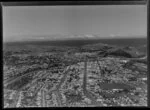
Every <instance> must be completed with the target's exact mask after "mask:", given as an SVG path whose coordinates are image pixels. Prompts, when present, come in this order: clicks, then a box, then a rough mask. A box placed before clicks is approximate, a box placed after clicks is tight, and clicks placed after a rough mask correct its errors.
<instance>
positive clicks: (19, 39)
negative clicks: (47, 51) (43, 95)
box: [3, 34, 146, 42]
mask: <svg viewBox="0 0 150 110" xmlns="http://www.w3.org/2000/svg"><path fill="white" fill-rule="evenodd" d="M19 36H20V37H19ZM126 38H127V39H132V38H135V39H136V38H146V36H139V35H138V36H135V35H134V36H121V37H119V35H113V34H110V36H101V35H96V34H95V35H94V34H80V35H60V34H55V35H16V36H12V37H11V38H9V39H3V41H4V42H24V41H56V40H87V39H89V40H92V39H126Z"/></svg>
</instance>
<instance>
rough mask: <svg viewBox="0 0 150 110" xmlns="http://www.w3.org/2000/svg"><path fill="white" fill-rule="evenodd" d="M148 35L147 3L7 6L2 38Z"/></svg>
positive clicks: (27, 38) (13, 39) (29, 38)
mask: <svg viewBox="0 0 150 110" xmlns="http://www.w3.org/2000/svg"><path fill="white" fill-rule="evenodd" d="M74 35H78V37H82V36H83V35H86V37H90V38H92V37H94V36H93V35H98V38H123V37H124V36H129V37H145V38H146V35H147V6H146V5H101V6H99V5H96V6H94V5H90V6H4V7H3V41H4V42H5V41H17V40H20V41H23V40H31V39H35V40H36V39H45V40H46V39H49V40H51V39H55V38H60V37H61V38H62V39H63V38H65V37H67V38H72V37H75V36H74Z"/></svg>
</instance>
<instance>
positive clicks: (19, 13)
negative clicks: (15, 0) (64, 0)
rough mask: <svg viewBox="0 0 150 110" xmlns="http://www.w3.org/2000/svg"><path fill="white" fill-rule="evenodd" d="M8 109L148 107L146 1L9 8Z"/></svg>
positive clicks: (6, 9) (6, 51)
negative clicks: (130, 3)
mask: <svg viewBox="0 0 150 110" xmlns="http://www.w3.org/2000/svg"><path fill="white" fill-rule="evenodd" d="M2 18H3V21H2V23H3V36H2V39H3V41H2V42H3V44H2V45H3V49H2V51H3V100H2V101H3V107H4V108H35V107H36V108H37V107H44V108H45V107H46V108H48V107H140V106H142V107H143V106H144V107H147V106H148V93H147V91H148V90H147V89H148V87H147V86H148V84H147V83H148V82H147V78H148V76H147V72H148V67H147V65H148V63H147V53H148V52H147V4H146V3H145V4H132V5H128V4H120V5H119V4H116V5H115V4H113V5H111V4H109V5H108V4H103V5H88V4H87V5H33V6H32V5H24V6H22V5H20V6H19V5H17V6H15V5H12V6H11V5H4V6H2Z"/></svg>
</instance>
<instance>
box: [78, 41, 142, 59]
mask: <svg viewBox="0 0 150 110" xmlns="http://www.w3.org/2000/svg"><path fill="white" fill-rule="evenodd" d="M81 49H82V50H83V51H87V52H94V51H97V52H98V55H100V56H117V57H118V56H120V57H126V58H138V57H143V56H144V55H145V54H143V53H142V52H140V51H139V50H138V49H136V48H135V47H131V46H125V47H118V46H117V45H116V46H115V45H109V44H104V43H97V44H89V45H84V46H82V48H81Z"/></svg>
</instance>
